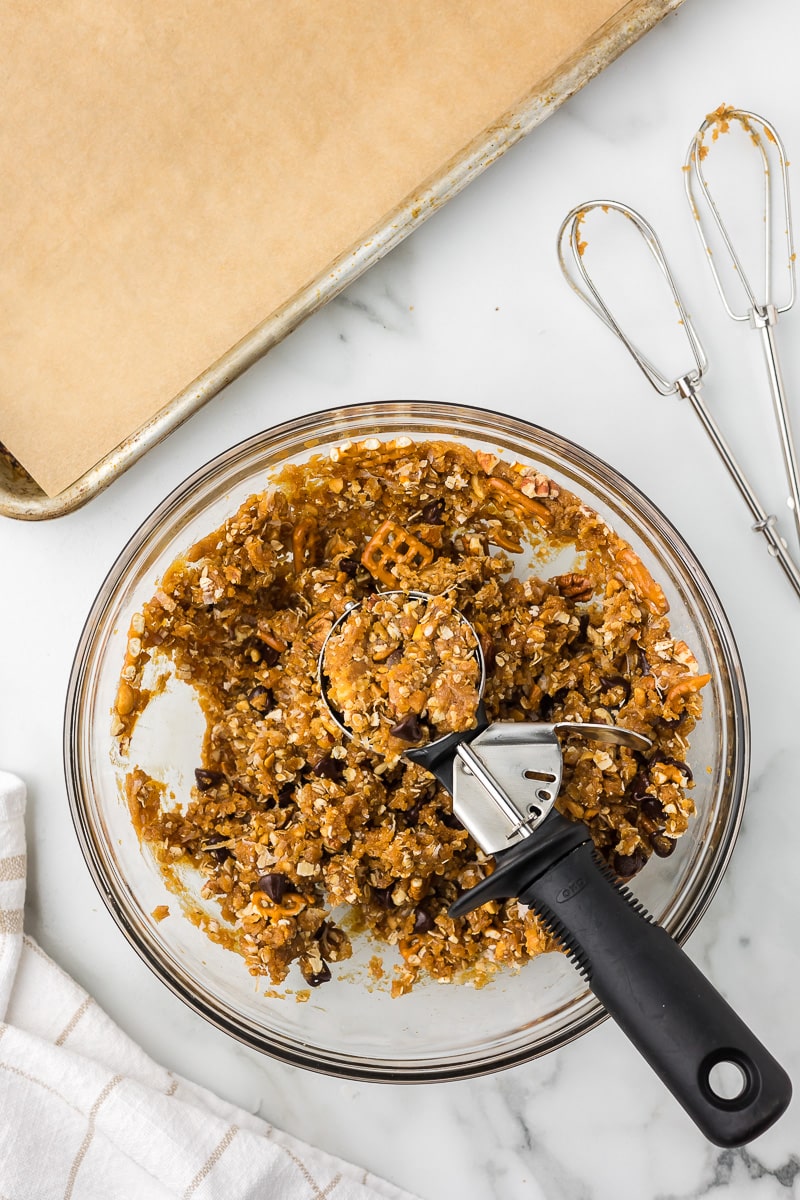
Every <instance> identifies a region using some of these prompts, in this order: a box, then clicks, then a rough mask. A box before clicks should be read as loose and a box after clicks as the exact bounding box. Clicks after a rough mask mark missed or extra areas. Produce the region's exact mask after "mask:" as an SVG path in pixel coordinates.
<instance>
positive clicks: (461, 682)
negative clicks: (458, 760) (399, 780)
mask: <svg viewBox="0 0 800 1200" xmlns="http://www.w3.org/2000/svg"><path fill="white" fill-rule="evenodd" d="M322 668H323V677H322V678H323V685H324V690H325V693H326V695H327V698H328V703H329V704H330V705H331V706H332V707H333V710H334V712H335V713H336V714H337V715H338V716H339V718H340V720H341V722H342V723H343V725H344V726H345V727H346V728H347V729H348V730H349V731H350V732H351V733H352V734H353V736H354V737H357V738H359V739H360V740H361V741H362V742H366V744H367V745H368V746H370V747H371V748H372V749H373V750H375V751H377V752H378V753H380V754H382V755H383V757H384V758H388V759H390V760H391V759H393V758H394V759H396V758H398V757H399V756H400V754H401V753H402V751H403V750H407V749H408V748H409V745H418V746H421V745H424V744H425V743H426V742H429V741H431V740H433V739H435V738H439V737H443V736H444V735H445V734H448V733H456V732H461V731H463V730H466V729H474V727H475V723H476V713H477V709H478V703H479V701H480V682H481V659H480V647H479V646H478V645H477V644H476V640H475V633H474V631H473V629H472V628H471V626H470V625H469V623H468V622H467V621H465V620H464V618H463V617H462V616H461V614H460V613H459V612H458V610H457V609H456V607H455V595H454V590H453V591H451V592H449V593H448V592H446V593H444V594H443V595H441V596H427V597H426V596H422V595H420V594H418V593H415V592H395V591H391V592H384V593H380V592H378V593H375V594H374V595H371V596H367V597H366V598H365V599H364V600H362V601H361V603H360V604H357V605H354V607H353V608H352V609H351V611H350V612H349V613H348V614H347V616H346V617H345V619H344V620H343V621H341V622H340V623H337V625H335V626H334V628H333V629H332V630H331V636H330V637H329V638H328V640H327V642H326V644H325V647H324V649H323V658H322Z"/></svg>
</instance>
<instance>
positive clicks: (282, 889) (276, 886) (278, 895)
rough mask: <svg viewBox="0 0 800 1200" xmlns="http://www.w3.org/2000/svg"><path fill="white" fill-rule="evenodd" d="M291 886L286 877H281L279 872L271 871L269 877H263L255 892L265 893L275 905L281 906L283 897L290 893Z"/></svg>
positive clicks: (258, 882)
mask: <svg viewBox="0 0 800 1200" xmlns="http://www.w3.org/2000/svg"><path fill="white" fill-rule="evenodd" d="M290 886H291V884H290V882H289V880H288V879H287V878H286V876H285V875H281V873H280V872H279V871H270V873H269V874H268V875H262V876H261V878H260V879H259V880H258V881H257V883H256V886H255V888H254V890H255V891H257V892H264V894H265V895H267V896H269V898H270V900H272V901H273V902H274V903H275V904H280V902H281V900H283V897H284V896H285V895H286V893H287V892H288V891H289V888H290Z"/></svg>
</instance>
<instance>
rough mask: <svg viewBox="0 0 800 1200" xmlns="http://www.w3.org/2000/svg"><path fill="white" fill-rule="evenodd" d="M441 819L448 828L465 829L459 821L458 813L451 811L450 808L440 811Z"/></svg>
mask: <svg viewBox="0 0 800 1200" xmlns="http://www.w3.org/2000/svg"><path fill="white" fill-rule="evenodd" d="M439 820H440V821H441V822H442V824H443V825H444V826H445V827H446V828H447V829H463V828H464V826H463V825H462V823H461V822H460V821H459V819H458V817H457V816H456V814H455V813H454V812H450V810H449V809H446V808H443V809H442V811H441V812H440V813H439Z"/></svg>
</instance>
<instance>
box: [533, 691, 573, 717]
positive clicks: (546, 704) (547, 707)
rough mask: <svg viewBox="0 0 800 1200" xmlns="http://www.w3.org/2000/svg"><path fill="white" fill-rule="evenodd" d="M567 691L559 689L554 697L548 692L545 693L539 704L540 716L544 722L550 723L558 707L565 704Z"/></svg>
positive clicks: (554, 693)
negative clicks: (554, 710)
mask: <svg viewBox="0 0 800 1200" xmlns="http://www.w3.org/2000/svg"><path fill="white" fill-rule="evenodd" d="M567 691H568V689H567V688H559V689H558V691H557V692H553V695H552V696H551V695H550V694H549V693H548V692H545V694H544V695H543V696H542V699H541V701H540V703H539V716H540V718H541V719H542V720H543V721H549V720H550V718H551V717H552V715H553V709H554V708H555V707H556V705H558V704H563V703H564V700H565V699H566V697H567Z"/></svg>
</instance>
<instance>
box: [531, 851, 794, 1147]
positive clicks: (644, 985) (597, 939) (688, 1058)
mask: <svg viewBox="0 0 800 1200" xmlns="http://www.w3.org/2000/svg"><path fill="white" fill-rule="evenodd" d="M519 898H520V900H522V901H523V902H524V903H525V904H528V905H530V907H531V908H533V909H534V911H535V912H536V913H537V914H538V915H540V916H541V917H542V918H543V920H544V921H545V923H546V924H547V925H549V926H550V927H551V929H552V931H553V932H554V933H555V934H556V935H557V936H558V937H559V938H560V940H561V941H562V943H563V945H564V946H565V948H566V949H567V950H568V951H569V952H570V955H571V957H572V958H573V960H574V961H575V963H576V965H577V966H578V967H579V969H580V970H582V971H583V973H584V974H585V976H586V979H587V981H588V983H589V986H590V987H591V989H592V991H593V992H594V994H595V995H596V996H597V998H598V1000H600V1002H601V1003H602V1004H603V1005H604V1007H605V1008H606V1010H607V1011H608V1013H609V1015H610V1016H611V1017H613V1019H614V1020H615V1021H616V1022H617V1024H618V1025H619V1026H620V1028H621V1029H622V1030H623V1032H624V1033H625V1034H626V1035H627V1037H628V1038H629V1039H630V1040H631V1041H632V1042H633V1044H634V1045H635V1046H636V1047H637V1049H638V1050H639V1051H640V1052H641V1054H642V1055H643V1056H644V1058H645V1059H646V1060H647V1061H648V1062H649V1063H650V1065H651V1066H652V1067H653V1069H654V1070H655V1071H656V1072H657V1074H658V1075H659V1076H660V1077H661V1079H662V1080H663V1082H664V1083H665V1084H666V1086H667V1087H668V1088H669V1089H670V1091H671V1092H672V1094H673V1095H674V1096H675V1098H676V1099H677V1100H678V1101H679V1103H680V1104H681V1105H682V1106H683V1107H684V1109H685V1110H686V1111H687V1113H688V1114H689V1116H690V1117H692V1119H693V1120H694V1121H695V1122H696V1124H697V1125H698V1126H699V1128H700V1129H701V1130H702V1132H703V1133H704V1134H705V1136H706V1137H707V1138H708V1139H709V1140H710V1141H712V1142H714V1143H716V1145H718V1146H740V1145H743V1144H744V1143H745V1142H749V1141H752V1139H753V1138H755V1137H758V1135H759V1134H761V1133H763V1132H764V1130H765V1129H768V1128H769V1126H770V1125H772V1124H773V1122H774V1121H776V1120H777V1119H778V1117H780V1115H781V1114H782V1113H783V1112H784V1111H785V1109H786V1107H787V1106H788V1104H789V1101H790V1099H791V1095H792V1085H791V1082H790V1080H789V1077H788V1075H787V1074H786V1072H785V1071H784V1070H783V1068H782V1067H781V1066H780V1064H779V1063H778V1062H777V1061H776V1060H775V1059H774V1058H773V1057H772V1055H771V1054H770V1053H769V1051H768V1050H767V1049H766V1048H765V1047H764V1046H763V1045H762V1043H761V1042H760V1041H759V1040H758V1038H756V1037H755V1035H754V1034H753V1033H752V1032H751V1031H750V1029H748V1027H747V1026H746V1025H745V1023H744V1022H743V1021H742V1019H741V1018H740V1017H739V1016H737V1014H736V1013H735V1012H734V1011H733V1009H732V1008H731V1007H730V1005H729V1004H728V1003H727V1001H725V1000H724V999H723V998H722V996H721V995H720V994H719V992H717V991H716V989H715V988H713V987H712V985H711V984H710V983H709V981H708V980H707V979H706V978H705V976H704V975H703V974H702V972H701V971H699V970H698V969H697V967H696V966H695V965H694V963H693V962H692V961H691V959H690V958H689V957H688V956H687V955H686V954H684V952H683V950H681V948H680V946H678V944H677V942H675V941H673V939H672V938H671V937H670V936H669V934H668V933H667V932H666V931H665V930H664V929H662V928H661V927H660V926H659V925H657V924H655V922H654V921H653V918H652V917H650V915H649V914H648V913H647V912H646V910H645V909H644V908H643V907H642V906H641V905H640V904H639V903H638V902H637V901H636V900H635V899H634V897H633V896H631V894H630V893H629V892H628V891H627V889H623V888H621V887H620V886H619V885H618V884H617V883H616V881H615V880H614V878H613V876H611V874H610V872H608V871H607V868H605V867H604V866H603V865H601V863H600V860H599V859H598V858H597V857H596V854H595V851H594V850H593V848H592V846H591V843H588V842H584V844H583V845H581V846H578V847H577V848H576V849H574V850H572V851H571V852H570V853H568V854H566V855H565V856H564V857H563V858H561V859H560V860H559V861H557V862H556V863H554V865H552V866H551V867H549V868H548V869H547V870H546V871H544V872H543V873H542V874H541V875H540V876H539V877H538V878H536V879H535V881H534V882H533V883H530V884H527V885H526V886H525V887H524V888H523V889H520V892H519ZM720 1063H733V1064H734V1065H735V1066H736V1067H737V1068H738V1070H739V1072H740V1074H741V1081H742V1083H741V1091H740V1092H739V1095H737V1096H735V1097H734V1098H728V1099H725V1098H723V1097H722V1096H721V1095H719V1094H717V1092H716V1091H715V1090H714V1083H715V1079H714V1068H715V1067H716V1066H717V1065H718V1064H720Z"/></svg>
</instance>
